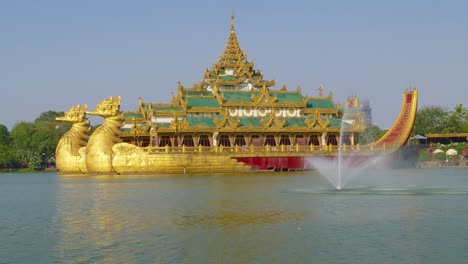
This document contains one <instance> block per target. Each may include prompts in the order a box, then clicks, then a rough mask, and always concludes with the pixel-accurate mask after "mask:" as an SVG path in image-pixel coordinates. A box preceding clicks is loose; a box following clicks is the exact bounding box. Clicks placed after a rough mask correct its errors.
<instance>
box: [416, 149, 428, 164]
mask: <svg viewBox="0 0 468 264" xmlns="http://www.w3.org/2000/svg"><path fill="white" fill-rule="evenodd" d="M418 159H419V160H420V161H428V160H431V156H430V155H429V152H428V151H427V150H425V149H421V150H420V151H419V154H418Z"/></svg>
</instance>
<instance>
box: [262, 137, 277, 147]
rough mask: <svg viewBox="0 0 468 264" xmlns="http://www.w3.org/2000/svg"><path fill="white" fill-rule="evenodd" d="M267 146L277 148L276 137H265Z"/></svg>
mask: <svg viewBox="0 0 468 264" xmlns="http://www.w3.org/2000/svg"><path fill="white" fill-rule="evenodd" d="M265 145H269V146H276V141H275V136H273V135H267V136H266V137H265Z"/></svg>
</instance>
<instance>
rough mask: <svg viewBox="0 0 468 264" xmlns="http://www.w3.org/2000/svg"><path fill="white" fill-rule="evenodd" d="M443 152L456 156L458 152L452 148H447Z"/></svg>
mask: <svg viewBox="0 0 468 264" xmlns="http://www.w3.org/2000/svg"><path fill="white" fill-rule="evenodd" d="M445 154H446V155H448V156H456V155H458V152H457V151H456V150H454V149H449V150H447V152H445Z"/></svg>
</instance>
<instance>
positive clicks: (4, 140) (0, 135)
mask: <svg viewBox="0 0 468 264" xmlns="http://www.w3.org/2000/svg"><path fill="white" fill-rule="evenodd" d="M9 144H10V132H8V128H7V127H6V126H5V125H2V124H0V145H5V146H8V145H9Z"/></svg>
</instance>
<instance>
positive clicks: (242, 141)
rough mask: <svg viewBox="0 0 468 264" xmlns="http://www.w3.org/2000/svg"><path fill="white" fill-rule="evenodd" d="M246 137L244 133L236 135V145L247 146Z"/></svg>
mask: <svg viewBox="0 0 468 264" xmlns="http://www.w3.org/2000/svg"><path fill="white" fill-rule="evenodd" d="M245 145H247V144H246V143H245V138H244V136H242V135H238V136H236V140H235V141H234V146H245Z"/></svg>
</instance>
